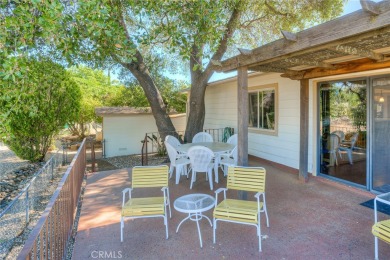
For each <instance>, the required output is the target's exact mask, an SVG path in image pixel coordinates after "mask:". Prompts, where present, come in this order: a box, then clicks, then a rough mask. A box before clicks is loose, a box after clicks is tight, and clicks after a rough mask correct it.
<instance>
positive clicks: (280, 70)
mask: <svg viewBox="0 0 390 260" xmlns="http://www.w3.org/2000/svg"><path fill="white" fill-rule="evenodd" d="M249 70H251V71H261V72H278V73H285V72H286V71H287V70H286V69H284V68H278V67H273V66H269V65H258V66H253V67H250V68H249Z"/></svg>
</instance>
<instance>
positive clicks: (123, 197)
mask: <svg viewBox="0 0 390 260" xmlns="http://www.w3.org/2000/svg"><path fill="white" fill-rule="evenodd" d="M132 190H133V189H132V188H126V189H124V190H122V207H123V206H124V205H125V200H126V192H128V193H129V199H131V191H132Z"/></svg>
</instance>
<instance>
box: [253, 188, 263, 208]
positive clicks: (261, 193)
mask: <svg viewBox="0 0 390 260" xmlns="http://www.w3.org/2000/svg"><path fill="white" fill-rule="evenodd" d="M260 196H263V203H264V201H265V199H264V198H265V193H264V192H258V193H256V194H255V196H254V197H255V198H256V199H257V210H258V211H260V210H261V208H260Z"/></svg>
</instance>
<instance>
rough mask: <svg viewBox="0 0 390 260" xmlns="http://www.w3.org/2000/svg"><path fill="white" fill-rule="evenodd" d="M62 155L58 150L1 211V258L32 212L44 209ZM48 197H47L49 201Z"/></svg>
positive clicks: (57, 172)
mask: <svg viewBox="0 0 390 260" xmlns="http://www.w3.org/2000/svg"><path fill="white" fill-rule="evenodd" d="M60 159H61V155H60V153H59V152H57V153H56V154H55V155H53V156H52V157H51V158H50V159H49V160H48V161H47V162H46V164H45V165H44V166H43V167H42V168H41V169H40V170H39V171H38V172H36V173H35V174H34V176H33V177H32V179H31V180H30V182H29V183H28V184H27V186H26V187H25V188H24V189H23V190H22V191H21V192H20V193H19V194H18V195H17V196H16V197H15V198H14V199H13V200H12V202H11V203H9V204H8V205H7V206H6V207H5V208H4V209H3V210H2V211H1V212H0V259H1V258H3V257H4V256H5V255H6V254H7V253H8V251H9V250H10V248H11V247H12V246H13V245H14V242H15V239H17V238H18V236H19V235H20V234H21V233H22V232H23V230H24V229H25V227H26V226H27V225H28V223H29V221H30V214H34V213H35V212H39V211H43V210H44V209H45V206H46V204H45V200H44V199H43V198H45V197H46V198H50V196H51V194H50V193H49V192H48V187H49V186H50V185H51V183H52V180H53V179H54V178H55V177H57V175H58V174H60V173H59V171H57V168H58V166H60V165H61V160H60ZM47 200H48V199H46V202H47Z"/></svg>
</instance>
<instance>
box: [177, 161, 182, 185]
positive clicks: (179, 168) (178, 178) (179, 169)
mask: <svg viewBox="0 0 390 260" xmlns="http://www.w3.org/2000/svg"><path fill="white" fill-rule="evenodd" d="M182 167H183V166H182V165H176V184H179V181H180V174H181V170H182Z"/></svg>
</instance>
